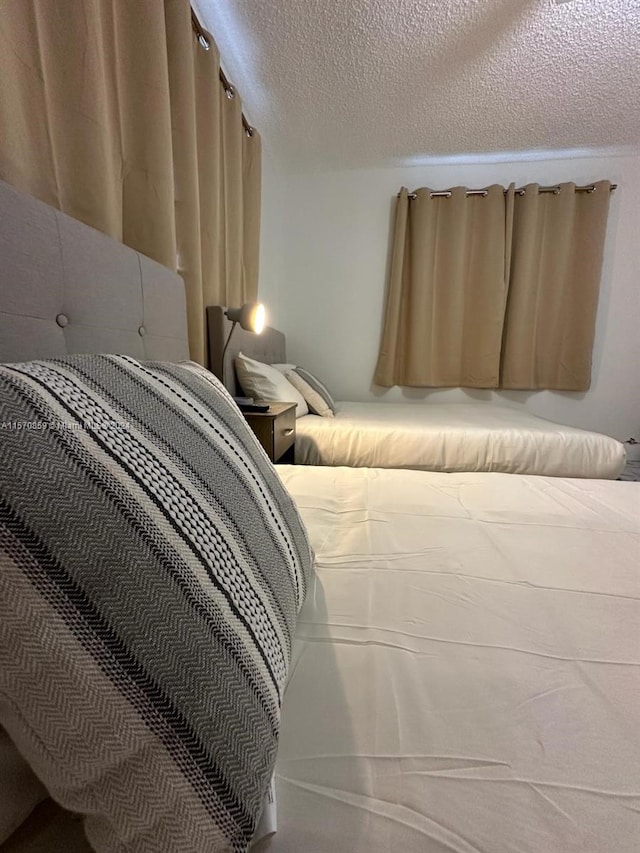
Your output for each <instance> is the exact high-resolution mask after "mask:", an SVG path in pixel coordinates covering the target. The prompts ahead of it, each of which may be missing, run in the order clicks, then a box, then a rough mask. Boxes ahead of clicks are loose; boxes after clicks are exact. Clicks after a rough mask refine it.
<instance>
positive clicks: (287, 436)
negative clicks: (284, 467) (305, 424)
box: [273, 406, 296, 459]
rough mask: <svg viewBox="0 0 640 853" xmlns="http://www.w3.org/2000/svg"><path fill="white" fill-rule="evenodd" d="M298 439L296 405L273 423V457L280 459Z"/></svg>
mask: <svg viewBox="0 0 640 853" xmlns="http://www.w3.org/2000/svg"><path fill="white" fill-rule="evenodd" d="M295 440H296V409H295V406H294V407H293V408H292V409H289V410H288V411H286V412H283V413H282V414H281V415H280V417H278V418H276V419H275V421H274V423H273V458H274V459H280V457H281V456H282V455H283V454H284V453H286V451H287V450H288V449H289V448H290V447H291V445H292V444H293V443H294V442H295Z"/></svg>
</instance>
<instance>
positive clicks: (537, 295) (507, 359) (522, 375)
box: [501, 181, 611, 391]
mask: <svg viewBox="0 0 640 853" xmlns="http://www.w3.org/2000/svg"><path fill="white" fill-rule="evenodd" d="M593 186H594V190H593V192H585V191H581V192H576V188H575V184H573V183H565V184H561V185H560V186H559V190H558V191H557V192H544V193H541V192H539V186H538V184H529V185H528V186H526V187H525V188H524V193H523V194H521V195H516V197H515V209H514V222H513V250H512V256H511V276H510V282H509V297H508V301H507V313H506V321H505V334H504V345H503V354H502V382H501V384H502V387H503V388H548V389H556V390H565V391H586V390H587V389H588V388H589V384H590V381H591V352H592V348H593V337H594V330H595V320H596V310H597V307H598V291H599V286H600V275H601V270H602V257H603V252H604V240H605V234H606V226H607V216H608V211H609V197H610V188H611V184H610V183H609V181H598V182H597V183H596V184H594V185H593Z"/></svg>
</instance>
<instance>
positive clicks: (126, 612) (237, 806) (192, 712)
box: [0, 355, 312, 853]
mask: <svg viewBox="0 0 640 853" xmlns="http://www.w3.org/2000/svg"><path fill="white" fill-rule="evenodd" d="M0 427H1V429H2V434H1V436H0V438H1V440H0V566H1V571H0V724H2V725H3V726H4V727H5V728H6V730H7V731H8V733H9V735H10V736H11V738H12V740H13V741H14V743H15V744H16V746H17V747H18V749H19V750H20V752H21V753H22V754H23V755H24V756H25V758H26V759H27V760H28V762H29V763H30V765H31V767H32V768H33V770H34V771H35V772H36V774H37V775H38V776H39V778H40V779H41V780H42V781H43V783H44V784H45V786H46V787H47V788H48V790H49V791H50V793H51V795H52V796H53V797H54V798H55V799H56V800H57V801H58V802H59V803H60V804H61V805H62V806H63V807H65V808H67V809H68V810H69V811H73V812H80V813H82V814H84V815H85V816H86V817H85V830H86V833H87V838H88V840H89V842H90V844H91V845H92V847H93V848H94V849H95V850H96V851H98V853H107V851H109V853H110V852H111V851H116V850H117V851H118V853H134V851H136V853H138V851H140V850H142V849H144V850H158V851H174V850H185V851H186V850H198V851H200V850H201V851H204V850H207V851H223V850H224V851H243V850H245V849H246V847H247V844H248V843H249V841H250V839H251V836H252V833H253V830H254V827H255V824H256V822H257V819H258V817H259V816H260V812H261V809H262V803H263V798H264V796H265V793H266V792H267V789H268V786H269V782H270V779H271V776H272V772H273V767H274V761H275V757H276V749H277V739H278V731H279V723H280V704H281V700H282V693H283V690H284V686H285V681H286V678H287V670H288V665H289V660H290V654H291V636H292V632H293V630H294V626H295V622H296V619H297V614H298V611H299V608H300V606H301V603H302V601H303V598H304V595H305V590H306V585H307V579H308V575H309V572H310V569H311V563H312V554H311V551H310V547H309V542H308V539H307V536H306V532H305V530H304V527H303V525H302V522H301V520H300V517H299V515H298V512H297V510H296V508H295V506H294V504H293V501H292V500H291V498H290V497H289V495H288V493H287V492H286V491H285V489H284V487H283V486H282V484H281V482H280V479H279V477H278V475H277V473H276V471H275V469H274V468H273V466H272V465H271V463H270V462H269V460H268V459H267V457H266V454H265V453H264V452H263V450H262V448H261V447H260V446H259V444H258V441H257V439H256V438H255V437H254V435H253V433H252V432H251V430H250V429H249V427H248V425H247V424H246V422H245V420H244V418H243V417H242V416H241V414H240V412H239V411H238V409H237V407H236V406H235V404H234V403H233V401H232V398H231V397H230V395H229V394H228V392H227V391H226V390H225V389H224V388H223V386H222V385H221V384H220V383H219V382H218V380H217V379H216V378H215V377H214V376H213V374H211V373H209V372H208V371H206V370H204V368H201V367H199V366H198V365H193V364H186V365H175V364H159V363H146V364H145V363H139V362H137V361H136V360H135V359H133V358H129V357H127V356H106V355H101V356H91V355H80V356H71V357H69V358H64V359H60V360H55V361H39V362H38V361H36V362H30V363H25V364H12V365H1V366H0Z"/></svg>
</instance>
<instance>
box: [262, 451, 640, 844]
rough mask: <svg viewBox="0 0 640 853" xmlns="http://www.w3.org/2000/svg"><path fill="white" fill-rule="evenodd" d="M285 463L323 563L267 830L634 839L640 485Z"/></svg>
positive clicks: (285, 836) (638, 800)
mask: <svg viewBox="0 0 640 853" xmlns="http://www.w3.org/2000/svg"><path fill="white" fill-rule="evenodd" d="M281 476H282V477H283V479H284V482H285V484H286V485H287V488H288V489H289V490H290V491H291V493H292V494H293V495H294V497H295V499H296V502H297V504H298V506H299V507H300V509H301V512H302V516H303V518H304V520H305V522H306V524H307V527H308V529H309V530H310V531H311V535H312V542H313V545H314V547H315V549H316V556H317V566H316V572H315V576H314V581H313V585H312V586H311V588H310V589H309V592H308V597H307V602H306V604H305V606H304V608H303V610H302V612H301V615H300V618H299V621H298V627H297V631H296V642H297V646H296V650H295V654H294V662H293V664H292V668H293V674H292V676H291V678H290V681H289V684H288V688H287V694H286V698H285V703H284V709H283V721H282V734H281V740H280V750H279V754H278V763H277V798H278V816H279V825H278V832H277V834H276V835H275V836H274V837H273V840H272V842H271V844H270V846H268V847H265V848H264V849H268V850H270V851H272V853H294V851H295V853H298V851H305V853H332V851H337V850H340V851H345V853H347V851H348V853H364V851H367V853H378V851H379V853H387V851H389V850H402V851H438V852H439V851H456V853H472V851H473V853H476V851H490V852H491V853H512V851H516V850H517V851H519V853H525V851H526V853H539V851H545V853H552V851H553V853H570V851H576V853H578V851H579V853H586V851H589V853H594V852H595V851H603V853H604V851H613V850H615V851H616V853H622V851H628V853H631V851H635V850H637V849H638V843H639V839H640V812H639V809H640V786H639V784H638V782H639V777H638V767H639V766H640V738H639V737H638V732H639V731H640V668H639V666H640V632H639V631H638V625H639V624H640V596H639V593H640V569H639V567H640V560H639V559H638V558H639V557H640V539H639V527H638V508H639V507H638V489H637V487H636V486H637V484H633V483H629V484H623V483H614V482H606V481H586V480H568V479H561V478H545V477H530V476H523V477H512V476H509V475H505V474H482V473H480V474H476V473H473V474H451V475H447V474H441V473H425V472H416V471H389V470H375V469H346V468H338V469H330V468H309V469H305V468H301V467H289V468H283V469H282V470H281ZM625 485H627V486H631V488H627V489H625V488H624V486H625ZM318 685H321V688H320V689H319V688H318ZM328 827H330V830H328V829H327V828H328ZM336 839H339V842H338V843H336Z"/></svg>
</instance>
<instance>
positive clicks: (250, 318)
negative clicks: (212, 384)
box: [220, 302, 266, 370]
mask: <svg viewBox="0 0 640 853" xmlns="http://www.w3.org/2000/svg"><path fill="white" fill-rule="evenodd" d="M224 313H225V316H226V317H227V318H228V319H229V320H231V322H232V323H233V326H231V331H230V332H229V335H228V337H227V340H226V343H225V345H224V349H223V350H222V361H221V364H220V369H221V370H224V357H225V355H226V354H227V347H228V346H229V341H230V340H231V335H232V334H233V330H234V329H235V327H236V326H237V325H238V323H240V326H241V327H242V328H243V329H245V330H246V331H247V332H255V333H256V335H259V334H260V332H261V331H262V330H263V329H264V326H265V320H266V314H265V310H264V305H263V304H262V303H261V302H245V304H244V305H243V306H242V308H227V310H226V311H225V312H224Z"/></svg>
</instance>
